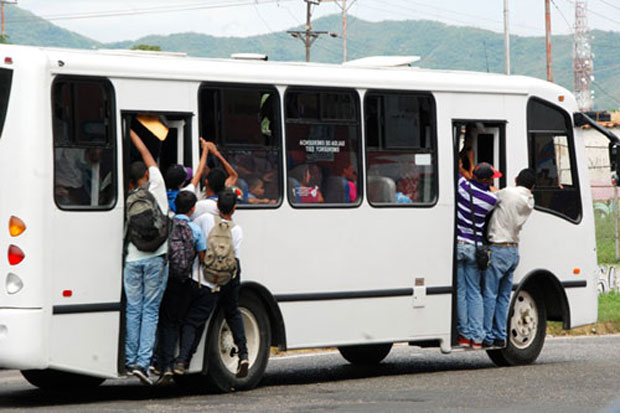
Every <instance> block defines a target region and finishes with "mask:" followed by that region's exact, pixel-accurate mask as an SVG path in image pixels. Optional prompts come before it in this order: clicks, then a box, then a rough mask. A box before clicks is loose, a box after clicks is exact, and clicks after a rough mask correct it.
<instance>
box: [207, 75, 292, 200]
mask: <svg viewBox="0 0 620 413" xmlns="http://www.w3.org/2000/svg"><path fill="white" fill-rule="evenodd" d="M199 103H200V131H201V135H202V137H203V138H205V139H206V140H207V141H212V142H215V143H216V144H217V145H218V147H219V148H220V150H221V152H222V154H223V155H224V157H225V158H226V159H227V161H228V162H229V163H230V164H231V165H232V167H233V168H234V169H235V171H237V173H238V174H239V179H238V180H237V186H238V187H239V189H241V191H242V193H243V196H242V204H241V205H240V207H242V208H243V206H244V204H247V205H249V204H252V205H254V206H269V205H271V206H273V205H276V204H279V203H280V201H281V199H282V197H283V194H282V189H281V187H282V174H281V160H280V159H281V155H280V154H281V139H280V136H281V134H280V127H279V125H280V116H279V115H280V110H279V108H280V104H279V96H278V92H277V90H276V89H275V88H274V87H272V86H241V85H240V86H230V85H226V86H218V85H211V84H210V85H208V86H203V87H202V88H201V89H200V92H199Z"/></svg>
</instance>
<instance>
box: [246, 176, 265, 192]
mask: <svg viewBox="0 0 620 413" xmlns="http://www.w3.org/2000/svg"><path fill="white" fill-rule="evenodd" d="M261 182H263V180H262V179H260V178H257V177H255V176H251V177H249V178H248V189H249V190H250V191H251V190H252V189H254V188H256V187H257V186H258V185H260V184H261Z"/></svg>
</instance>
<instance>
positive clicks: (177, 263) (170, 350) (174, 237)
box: [156, 191, 207, 384]
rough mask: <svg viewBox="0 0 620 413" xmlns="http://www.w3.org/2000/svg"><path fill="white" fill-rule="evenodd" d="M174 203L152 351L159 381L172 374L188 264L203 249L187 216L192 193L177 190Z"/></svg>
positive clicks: (187, 291)
mask: <svg viewBox="0 0 620 413" xmlns="http://www.w3.org/2000/svg"><path fill="white" fill-rule="evenodd" d="M175 204H176V211H177V214H176V215H175V216H174V218H173V221H172V230H171V231H170V238H169V239H168V258H169V262H170V264H169V266H170V268H169V279H168V286H167V287H166V292H165V293H164V298H163V300H162V303H161V308H160V311H159V326H158V327H159V332H158V334H159V336H158V337H159V340H158V344H157V351H156V353H157V364H158V365H157V366H156V367H157V370H159V372H161V383H162V384H165V383H166V382H167V381H168V380H169V379H170V378H171V377H172V374H173V373H172V363H173V361H174V351H175V349H176V345H177V341H178V338H179V333H180V328H181V323H182V321H183V317H184V316H185V314H186V312H187V309H188V307H189V294H190V292H191V291H190V282H189V280H190V278H191V275H192V267H193V265H194V261H195V258H196V255H198V257H199V259H200V260H201V261H202V260H203V259H204V254H205V250H206V249H207V245H206V241H205V237H204V234H203V233H202V230H201V229H200V227H199V226H198V225H196V224H195V223H193V222H191V221H190V219H189V216H190V215H191V214H192V212H193V211H194V209H195V207H196V195H194V193H193V192H190V191H181V192H179V194H178V195H177V197H176V199H175Z"/></svg>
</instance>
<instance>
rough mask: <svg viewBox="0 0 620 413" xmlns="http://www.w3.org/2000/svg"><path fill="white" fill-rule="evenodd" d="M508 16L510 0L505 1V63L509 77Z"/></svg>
mask: <svg viewBox="0 0 620 413" xmlns="http://www.w3.org/2000/svg"><path fill="white" fill-rule="evenodd" d="M508 16H509V14H508V0H504V56H505V57H504V61H505V64H506V74H507V75H509V74H510V28H509V25H508ZM485 53H486V51H485ZM487 72H488V70H487Z"/></svg>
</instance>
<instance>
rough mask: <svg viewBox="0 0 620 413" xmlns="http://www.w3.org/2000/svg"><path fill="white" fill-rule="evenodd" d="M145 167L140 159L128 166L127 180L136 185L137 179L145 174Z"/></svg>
mask: <svg viewBox="0 0 620 413" xmlns="http://www.w3.org/2000/svg"><path fill="white" fill-rule="evenodd" d="M146 171H147V167H146V164H145V163H144V162H142V161H136V162H134V163H132V164H131V165H130V166H129V182H131V183H133V184H134V185H138V181H139V180H140V179H142V178H144V176H145V175H146Z"/></svg>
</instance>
